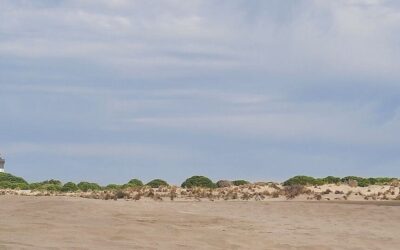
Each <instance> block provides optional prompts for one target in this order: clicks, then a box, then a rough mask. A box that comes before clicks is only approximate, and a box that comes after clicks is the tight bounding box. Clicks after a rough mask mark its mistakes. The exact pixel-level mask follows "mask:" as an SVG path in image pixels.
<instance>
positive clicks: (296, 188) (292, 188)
mask: <svg viewBox="0 0 400 250" xmlns="http://www.w3.org/2000/svg"><path fill="white" fill-rule="evenodd" d="M283 191H284V193H285V196H286V198H287V199H293V198H295V197H296V196H299V195H301V194H304V193H305V192H306V190H305V188H304V186H303V185H289V186H286V187H285V188H284V189H283Z"/></svg>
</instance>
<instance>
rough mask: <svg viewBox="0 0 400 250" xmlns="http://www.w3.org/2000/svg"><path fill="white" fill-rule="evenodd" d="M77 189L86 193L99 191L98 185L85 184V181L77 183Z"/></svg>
mask: <svg viewBox="0 0 400 250" xmlns="http://www.w3.org/2000/svg"><path fill="white" fill-rule="evenodd" d="M78 188H79V189H80V190H81V191H83V192H87V191H89V190H91V191H96V190H100V189H101V187H100V185H99V184H97V183H91V182H85V181H82V182H79V183H78Z"/></svg>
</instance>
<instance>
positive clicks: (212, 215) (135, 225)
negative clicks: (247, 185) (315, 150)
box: [0, 195, 400, 249]
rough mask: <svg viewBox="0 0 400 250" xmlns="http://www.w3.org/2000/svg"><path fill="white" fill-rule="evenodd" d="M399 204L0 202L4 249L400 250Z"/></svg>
mask: <svg viewBox="0 0 400 250" xmlns="http://www.w3.org/2000/svg"><path fill="white" fill-rule="evenodd" d="M399 233H400V202H398V201H360V202H355V201H327V202H324V201H318V202H315V201H307V202H302V201H259V202H254V201H224V202H211V201H202V202H196V201H187V202H185V201H179V202H177V201H174V202H171V201H162V202H155V201H146V200H140V201H125V200H118V201H111V200H108V201H104V200H95V199H82V198H75V197H57V196H51V197H46V196H42V197H32V196H14V195H11V196H9V195H5V196H0V249H65V248H74V249H398V247H399V246H400V238H399V237H398V234H399Z"/></svg>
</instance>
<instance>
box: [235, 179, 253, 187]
mask: <svg viewBox="0 0 400 250" xmlns="http://www.w3.org/2000/svg"><path fill="white" fill-rule="evenodd" d="M249 183H250V182H248V181H245V180H235V181H232V184H233V185H235V186H242V185H246V184H249Z"/></svg>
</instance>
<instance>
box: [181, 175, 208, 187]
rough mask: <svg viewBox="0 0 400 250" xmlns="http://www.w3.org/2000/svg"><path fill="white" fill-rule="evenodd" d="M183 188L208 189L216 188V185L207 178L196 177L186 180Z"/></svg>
mask: <svg viewBox="0 0 400 250" xmlns="http://www.w3.org/2000/svg"><path fill="white" fill-rule="evenodd" d="M181 187H183V188H192V187H206V188H215V187H216V185H215V183H213V182H212V181H211V180H210V179H209V178H207V177H205V176H199V175H195V176H192V177H190V178H188V179H186V180H185V181H184V182H183V183H182V185H181Z"/></svg>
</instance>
